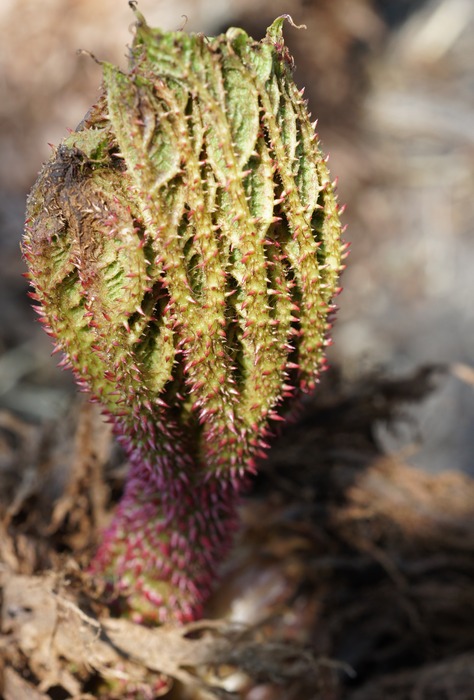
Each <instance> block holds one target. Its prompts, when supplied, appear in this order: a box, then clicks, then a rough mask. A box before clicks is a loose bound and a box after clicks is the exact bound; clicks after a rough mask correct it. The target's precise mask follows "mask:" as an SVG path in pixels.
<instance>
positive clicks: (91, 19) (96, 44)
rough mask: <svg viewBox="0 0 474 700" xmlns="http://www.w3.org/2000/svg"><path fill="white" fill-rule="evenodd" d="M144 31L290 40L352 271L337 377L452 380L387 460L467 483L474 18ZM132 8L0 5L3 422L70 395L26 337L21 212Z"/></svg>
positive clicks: (382, 0)
mask: <svg viewBox="0 0 474 700" xmlns="http://www.w3.org/2000/svg"><path fill="white" fill-rule="evenodd" d="M139 9H140V10H141V11H142V12H143V13H144V14H145V16H146V18H147V20H148V22H149V24H151V25H154V26H161V27H162V28H163V29H179V28H182V27H183V26H184V25H185V26H186V30H189V31H199V32H203V33H205V34H215V33H218V32H220V31H224V30H225V29H227V28H228V27H229V26H232V25H234V26H235V25H237V26H242V27H243V28H245V29H246V30H247V31H248V32H249V33H250V34H252V35H253V36H254V37H255V38H256V39H259V38H261V37H262V36H263V35H264V33H265V28H266V27H267V26H268V25H269V24H270V23H271V21H272V20H273V19H274V18H275V16H277V15H279V14H282V13H290V14H291V15H292V17H293V19H294V22H295V23H296V24H302V23H304V24H306V26H307V29H306V30H303V29H300V30H296V29H294V28H292V27H290V26H289V25H287V27H286V31H285V34H286V40H287V43H288V45H289V47H290V50H291V52H292V53H293V55H294V56H295V61H296V66H297V69H296V81H297V83H298V84H299V85H300V86H301V87H302V86H306V93H305V94H306V97H307V98H308V100H309V105H310V109H311V111H312V114H313V117H314V118H316V117H317V118H318V120H319V121H318V131H319V135H320V138H321V141H322V145H323V149H324V150H325V151H326V152H327V153H329V154H330V161H329V164H330V167H331V173H332V176H333V177H334V178H336V177H337V179H338V182H339V185H338V191H339V199H340V201H341V203H346V204H347V209H346V212H345V215H344V221H345V223H346V224H347V233H346V239H347V240H348V241H350V242H351V251H352V252H351V255H350V258H349V260H348V268H347V271H346V272H345V273H344V275H343V280H342V284H343V287H344V292H343V294H342V295H341V296H340V297H339V299H338V303H339V305H340V311H339V314H338V320H337V324H336V326H335V328H334V332H333V338H334V341H335V344H334V347H333V348H332V350H331V357H330V359H331V364H332V365H334V366H336V367H337V368H338V369H339V370H340V372H341V374H342V376H343V377H344V379H345V381H348V382H352V381H360V380H361V378H363V377H364V376H365V375H366V374H367V373H368V372H373V371H379V372H381V373H388V374H390V375H397V374H401V373H404V372H408V371H410V370H412V369H414V368H416V367H418V366H420V365H424V364H432V363H435V364H437V363H447V365H448V366H449V368H450V371H449V372H448V374H447V375H446V376H445V378H444V380H443V381H442V383H441V385H440V387H439V388H438V390H437V391H436V392H435V393H434V394H433V395H432V396H431V397H430V398H429V399H428V400H426V401H425V402H424V403H423V404H422V405H421V406H417V407H416V408H409V407H408V408H407V412H406V416H405V419H404V420H402V421H400V423H399V425H398V426H397V427H398V429H397V430H396V431H395V432H394V431H393V430H390V431H388V430H387V429H386V428H385V427H384V426H382V425H381V426H380V430H379V438H380V440H381V442H382V443H383V444H384V445H385V446H386V447H387V449H389V450H390V451H395V452H396V451H399V450H402V451H405V452H407V453H409V454H410V455H411V456H410V460H411V461H412V462H413V463H415V464H418V465H420V466H422V467H424V468H426V469H429V470H430V471H432V472H435V471H439V470H443V469H451V468H459V469H462V470H465V471H468V472H470V473H472V474H474V460H473V458H472V453H473V446H474V437H473V435H474V430H473V419H474V383H473V379H472V377H473V375H474V370H471V369H470V366H471V365H474V304H473V301H474V272H473V271H471V266H472V263H473V261H474V235H473V234H474V197H473V196H472V193H473V185H474V118H473V116H474V42H473V41H472V36H473V30H474V3H473V2H472V0H174V2H173V3H170V2H168V0H140V2H139ZM132 25H133V15H132V12H131V11H130V8H129V7H128V3H127V1H126V0H42V2H41V3H38V2H37V0H1V2H0V35H1V37H2V40H1V42H0V84H1V88H0V95H1V99H0V152H1V158H0V408H1V409H2V410H4V411H13V412H15V413H18V414H20V415H22V416H23V417H26V418H28V419H30V420H35V421H36V420H41V421H55V420H57V419H58V418H59V417H60V416H61V415H62V414H63V412H64V411H65V409H66V408H67V406H68V405H69V403H70V401H71V397H72V396H73V395H74V387H73V383H72V380H71V377H70V376H69V375H68V374H67V373H64V372H60V371H59V370H58V369H57V366H56V365H57V361H56V359H55V358H51V357H50V353H51V345H50V341H49V339H48V338H47V337H46V336H45V334H44V333H43V331H42V329H41V327H40V325H39V324H37V323H35V322H34V316H35V315H34V313H33V312H32V310H31V307H30V304H29V300H28V298H27V296H26V293H27V283H26V281H25V280H24V279H23V278H22V277H21V273H22V272H24V265H23V263H22V261H21V256H20V252H19V242H20V237H21V232H22V228H23V218H24V209H25V199H26V195H27V192H28V190H29V188H30V187H31V185H32V184H33V182H34V180H35V178H36V174H37V172H38V170H39V169H40V167H41V164H42V162H43V161H44V160H46V159H47V158H48V157H49V153H50V146H49V145H48V144H50V143H53V144H58V143H59V142H60V141H61V139H62V138H63V137H64V136H65V135H66V133H67V128H71V129H74V128H75V127H76V125H77V124H78V123H79V122H80V120H81V119H82V117H83V115H84V114H85V112H86V111H87V109H88V108H89V106H90V105H91V104H92V103H93V102H94V101H95V99H96V98H97V95H98V93H99V90H100V81H101V71H100V67H99V66H98V65H97V64H96V63H94V61H93V60H91V58H90V57H88V56H86V55H80V54H78V49H85V50H87V51H90V52H92V53H94V54H95V55H96V56H97V57H98V58H100V59H104V60H108V61H113V62H115V63H118V64H119V65H121V66H125V65H126V56H127V45H128V44H129V43H130V42H131V38H132V34H131V31H132V29H131V28H132Z"/></svg>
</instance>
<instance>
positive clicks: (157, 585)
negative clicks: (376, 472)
mask: <svg viewBox="0 0 474 700" xmlns="http://www.w3.org/2000/svg"><path fill="white" fill-rule="evenodd" d="M135 12H136V11H135ZM136 16H137V23H136V32H135V38H134V42H133V46H132V49H131V56H130V66H129V70H128V72H122V71H120V70H119V69H118V68H116V67H115V66H113V65H110V64H103V91H102V95H101V97H100V99H99V101H98V102H97V104H96V105H94V106H93V107H92V109H91V110H90V112H89V113H88V114H87V116H86V117H85V119H84V120H83V122H82V123H81V124H80V126H79V127H78V129H77V131H75V132H73V133H71V134H70V135H69V136H68V137H67V138H66V139H65V140H64V141H63V142H62V144H61V145H60V146H59V147H58V148H57V149H56V150H55V152H54V153H53V155H52V157H51V159H50V161H49V162H48V163H46V165H45V166H44V167H43V170H42V172H41V173H40V175H39V178H38V180H37V182H36V184H35V186H34V187H33V189H32V192H31V194H30V196H29V199H28V209H27V217H28V218H27V225H26V230H25V236H24V241H23V252H24V256H25V258H26V260H27V263H28V267H29V272H30V280H31V283H32V285H33V286H34V295H35V296H34V297H33V298H34V299H35V300H37V301H38V303H39V308H38V311H39V314H40V320H41V321H42V322H43V323H44V324H45V326H46V329H47V331H48V332H49V333H50V334H51V335H52V336H53V337H54V338H55V343H56V345H57V347H58V348H60V349H61V350H62V351H63V352H64V354H65V356H66V357H67V361H68V363H70V365H72V368H73V371H74V373H75V375H76V377H77V380H78V384H79V386H80V388H81V389H82V390H85V391H87V392H89V393H90V394H91V395H92V397H93V399H94V400H96V401H99V402H100V403H101V404H102V405H103V407H104V411H105V412H106V413H107V414H108V415H109V416H110V419H111V420H112V421H113V423H114V428H115V431H116V434H117V436H118V438H119V440H120V442H121V444H122V445H123V447H124V449H125V450H126V452H127V455H128V457H129V461H130V471H129V475H128V478H127V482H126V487H125V493H124V495H123V498H122V501H121V503H120V504H119V506H118V509H117V513H116V515H115V518H114V520H113V522H112V525H111V527H110V528H109V529H108V531H107V532H106V533H105V534H104V538H103V542H102V544H101V545H100V547H99V550H98V552H97V554H96V556H95V558H94V559H93V561H92V563H91V572H92V573H93V574H94V575H96V576H98V577H102V578H105V579H106V581H107V582H108V585H109V588H110V591H111V592H112V594H113V595H115V596H117V598H120V599H121V600H122V601H123V603H124V606H125V609H126V610H127V611H128V612H129V614H131V615H132V616H133V617H134V619H137V620H146V621H160V622H161V621H168V620H179V621H186V620H191V619H194V618H196V617H197V616H199V615H200V614H201V613H202V606H203V603H204V602H205V600H206V599H207V597H208V596H209V593H210V591H211V589H212V586H213V584H214V582H215V580H216V577H217V571H216V570H217V567H218V565H219V563H220V562H221V560H222V557H223V555H224V553H225V552H226V551H227V549H228V548H229V546H230V544H231V542H232V535H233V532H234V530H235V528H236V527H237V524H238V523H237V515H236V506H237V504H238V499H239V494H240V492H241V489H242V485H243V484H244V483H245V480H246V477H247V474H249V473H252V472H253V471H254V470H255V465H256V461H257V460H258V459H259V458H260V457H261V456H262V455H264V453H265V451H266V449H267V447H268V445H267V440H268V435H269V432H270V430H269V429H270V427H271V424H272V422H273V421H280V420H282V418H284V416H285V415H287V413H288V411H289V410H291V406H292V403H294V402H295V401H296V400H297V399H298V397H299V396H300V395H301V394H302V393H303V392H307V391H310V390H312V389H313V388H314V386H315V384H316V382H317V378H318V375H319V373H320V371H321V370H322V369H323V368H324V356H325V349H326V346H327V345H328V343H329V339H328V332H329V328H330V319H331V316H332V312H333V310H334V307H333V301H332V300H333V297H334V295H335V293H336V291H337V289H338V287H337V285H338V277H339V274H340V271H341V269H342V266H341V257H342V253H343V245H342V243H341V225H340V221H339V212H338V205H337V202H336V196H335V193H334V187H333V184H332V182H331V180H330V177H329V173H328V170H327V165H326V159H325V157H324V156H323V154H322V153H321V150H320V147H319V143H318V139H317V136H316V135H315V132H314V129H313V126H312V125H311V123H310V118H309V114H308V112H307V108H306V104H305V102H304V100H303V98H302V94H301V92H299V91H298V89H297V88H296V86H295V83H294V81H293V78H292V65H293V62H292V59H291V56H290V54H289V52H288V50H287V48H286V47H285V44H284V40H283V33H282V31H283V23H284V18H278V19H276V20H275V22H274V23H273V24H272V26H271V27H270V28H269V29H268V32H267V35H266V37H265V38H264V39H263V40H262V41H261V42H256V41H254V40H253V39H251V38H250V37H249V36H248V35H247V34H246V33H245V32H244V31H243V30H241V29H229V30H228V31H227V32H226V33H225V34H222V35H220V36H217V37H211V38H207V37H204V36H202V35H201V34H187V33H185V32H182V31H179V32H162V31H160V30H158V29H152V28H150V27H149V26H148V25H147V24H146V22H145V20H144V19H143V17H142V16H141V15H140V14H139V13H138V12H136Z"/></svg>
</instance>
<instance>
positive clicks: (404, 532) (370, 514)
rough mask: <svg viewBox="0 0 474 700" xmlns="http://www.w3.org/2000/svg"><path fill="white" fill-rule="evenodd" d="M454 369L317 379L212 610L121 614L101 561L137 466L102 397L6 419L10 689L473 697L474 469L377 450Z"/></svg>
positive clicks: (267, 466)
mask: <svg viewBox="0 0 474 700" xmlns="http://www.w3.org/2000/svg"><path fill="white" fill-rule="evenodd" d="M444 371H445V370H443V368H440V367H431V368H423V369H421V370H420V371H419V372H417V373H416V374H415V375H414V376H411V377H408V378H404V379H402V380H387V379H386V378H381V377H369V378H366V379H365V380H364V382H360V383H359V384H358V385H357V386H351V387H348V386H346V385H345V384H344V383H343V382H341V381H340V380H339V379H338V378H337V376H336V375H335V374H333V375H330V376H329V375H328V376H326V378H325V380H324V382H323V383H322V385H321V388H320V391H319V393H318V394H317V395H316V397H315V398H314V399H312V400H311V401H308V402H307V404H306V405H305V406H303V407H302V409H301V412H300V415H299V417H298V418H297V419H296V420H295V421H294V422H293V423H291V424H288V425H287V426H286V427H285V429H284V430H283V432H282V434H281V435H280V436H279V437H278V438H276V440H275V445H274V448H273V450H272V451H271V454H270V457H269V459H268V460H267V461H266V462H264V463H262V465H261V470H260V473H259V476H258V477H257V478H256V480H255V482H254V483H253V484H252V485H251V486H250V487H249V490H248V493H247V494H246V496H245V497H244V498H243V500H242V506H241V514H242V523H243V525H242V529H241V532H240V534H239V536H238V540H237V542H236V543H235V547H234V550H233V553H232V556H231V557H230V559H229V561H227V562H226V563H225V565H224V567H223V574H222V580H221V582H220V583H219V585H217V587H216V592H215V595H214V597H213V599H212V601H210V603H209V606H208V610H207V619H205V620H202V621H200V622H196V623H193V624H191V625H186V626H183V627H173V626H165V627H159V628H146V627H143V626H140V625H137V624H134V623H132V622H130V621H129V620H126V619H120V618H118V617H115V616H114V611H113V609H111V608H110V607H108V605H107V601H104V600H103V597H101V591H100V590H98V589H97V587H94V585H93V582H91V580H90V579H89V577H88V575H87V573H86V566H87V562H88V560H89V558H90V556H91V553H92V551H93V548H94V547H95V546H96V544H97V541H98V539H99V537H100V531H101V528H102V527H103V526H104V524H106V523H107V521H108V519H109V517H110V513H111V511H112V509H113V506H114V503H115V502H116V501H117V498H118V496H119V494H120V489H121V487H122V484H123V475H124V472H125V469H126V465H125V464H123V460H122V456H121V453H120V452H119V450H118V449H117V447H116V446H115V443H114V441H113V438H112V435H111V433H110V429H109V427H108V426H107V425H106V424H105V423H103V422H102V420H101V418H100V414H99V412H98V410H97V408H96V407H94V406H92V405H91V404H88V403H86V402H79V403H78V404H77V405H75V406H74V407H73V409H72V411H71V414H70V416H69V417H68V418H67V419H63V420H62V421H61V425H52V424H48V425H38V424H28V423H26V422H24V421H23V420H21V419H19V418H18V417H15V416H13V415H9V414H7V413H4V414H2V416H0V444H1V458H0V504H1V505H0V508H1V511H0V512H1V525H0V526H1V537H0V587H1V594H2V610H1V636H0V650H1V651H0V658H1V662H0V678H1V693H2V697H3V698H5V700H23V698H25V699H28V700H40V699H41V700H45V699H48V698H50V699H51V700H61V699H62V698H74V699H76V700H88V699H89V698H103V699H107V700H109V699H110V700H116V699H117V700H118V699H119V698H143V699H144V700H145V699H146V700H152V699H153V698H159V697H165V698H169V699H170V700H174V699H178V698H183V699H185V700H191V698H197V699H202V700H207V699H212V698H225V699H227V700H229V699H233V698H235V699H237V698H239V699H240V698H242V700H323V699H324V700H372V698H373V699H374V700H378V699H379V698H384V700H385V699H386V698H387V699H390V700H392V699H393V700H428V699H429V700H448V699H449V700H451V699H452V698H456V700H468V699H470V698H472V697H474V696H473V694H472V693H473V688H474V586H473V581H474V560H473V557H472V551H473V548H474V514H473V511H474V507H473V505H472V504H473V503H474V483H473V481H472V480H471V479H469V478H468V477H467V476H465V475H463V474H460V473H456V472H449V471H447V472H444V473H443V474H441V475H439V476H432V475H429V474H426V473H424V472H421V471H418V470H415V469H413V468H412V467H409V466H408V465H407V464H405V463H403V461H402V460H401V459H400V458H397V457H394V456H387V455H384V454H382V452H381V450H380V449H379V447H378V445H377V440H376V430H375V426H376V425H377V423H379V422H380V421H384V422H386V423H390V421H392V420H394V419H395V418H397V419H398V418H399V416H400V414H401V413H402V412H403V406H404V405H406V403H407V402H413V401H420V400H422V399H423V397H424V396H425V395H426V394H427V393H428V392H429V391H431V390H432V388H433V385H436V381H440V380H442V376H443V373H444Z"/></svg>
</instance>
